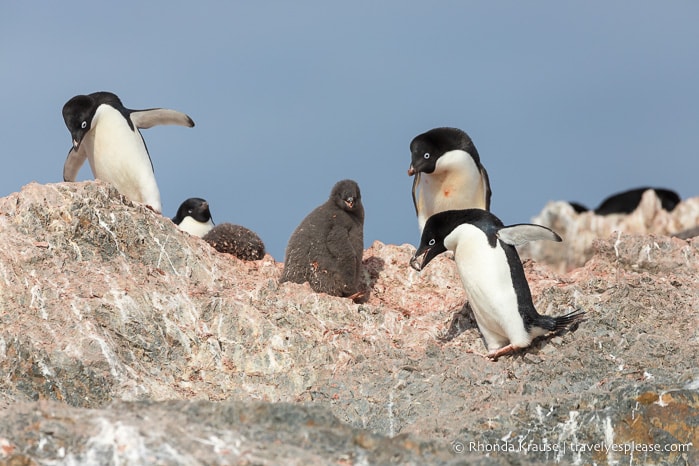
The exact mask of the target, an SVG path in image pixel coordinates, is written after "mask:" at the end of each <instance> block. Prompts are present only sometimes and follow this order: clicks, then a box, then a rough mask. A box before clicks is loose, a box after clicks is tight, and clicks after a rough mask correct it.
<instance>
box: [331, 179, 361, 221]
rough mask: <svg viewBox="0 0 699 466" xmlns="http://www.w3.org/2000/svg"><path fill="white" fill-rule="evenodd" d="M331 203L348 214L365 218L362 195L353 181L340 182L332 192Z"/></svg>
mask: <svg viewBox="0 0 699 466" xmlns="http://www.w3.org/2000/svg"><path fill="white" fill-rule="evenodd" d="M330 201H331V202H332V203H334V204H335V205H336V206H338V207H339V208H340V209H342V210H344V211H346V212H349V213H352V214H356V215H359V216H361V217H362V218H363V217H364V206H362V194H361V193H360V191H359V185H358V184H357V183H356V182H355V181H353V180H342V181H338V182H337V183H336V184H335V186H333V189H332V191H331V192H330Z"/></svg>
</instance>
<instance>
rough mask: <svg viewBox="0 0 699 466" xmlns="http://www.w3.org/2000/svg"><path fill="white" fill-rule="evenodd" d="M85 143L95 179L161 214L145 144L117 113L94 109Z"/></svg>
mask: <svg viewBox="0 0 699 466" xmlns="http://www.w3.org/2000/svg"><path fill="white" fill-rule="evenodd" d="M85 143H88V144H90V146H91V147H88V148H87V149H88V154H89V155H88V160H89V162H90V167H91V168H92V173H93V174H94V176H95V178H99V179H101V180H105V181H109V182H110V183H112V184H113V185H114V186H115V187H116V188H117V189H118V190H119V192H120V193H122V194H123V195H125V196H126V197H128V198H129V199H131V200H132V201H136V202H141V203H143V204H146V205H149V206H150V207H152V208H153V210H155V211H156V212H158V213H160V212H161V203H160V191H159V190H158V185H157V183H156V181H155V175H154V174H153V167H152V165H151V161H150V158H149V156H148V151H147V150H146V145H145V143H144V142H143V138H142V137H141V134H140V133H139V131H138V130H137V129H136V130H135V131H134V130H132V129H131V128H130V127H129V125H128V123H127V122H126V120H125V119H124V117H123V116H122V115H121V113H119V112H118V111H117V110H115V109H114V108H112V107H110V106H108V105H101V106H100V107H98V109H97V112H96V113H95V116H94V119H93V122H92V129H91V130H90V131H89V133H88V134H87V135H86V137H85V139H84V140H83V144H85Z"/></svg>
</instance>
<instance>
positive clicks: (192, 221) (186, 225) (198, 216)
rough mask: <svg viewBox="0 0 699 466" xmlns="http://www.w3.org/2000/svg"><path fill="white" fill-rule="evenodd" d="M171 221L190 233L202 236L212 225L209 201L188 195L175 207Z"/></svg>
mask: <svg viewBox="0 0 699 466" xmlns="http://www.w3.org/2000/svg"><path fill="white" fill-rule="evenodd" d="M172 221H173V222H174V223H175V225H177V226H178V227H180V230H183V231H186V232H187V233H189V234H190V235H194V236H199V237H202V236H204V235H205V234H207V233H208V232H210V231H211V229H212V228H213V227H214V225H215V224H214V220H213V219H212V218H211V211H210V210H209V203H208V202H206V201H205V200H204V199H202V198H200V197H190V198H189V199H187V200H186V201H184V202H183V203H182V204H180V208H179V209H177V214H175V216H174V217H172Z"/></svg>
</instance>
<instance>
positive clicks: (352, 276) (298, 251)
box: [280, 180, 364, 299]
mask: <svg viewBox="0 0 699 466" xmlns="http://www.w3.org/2000/svg"><path fill="white" fill-rule="evenodd" d="M363 253H364V206H363V205H362V197H361V193H360V191H359V186H358V185H357V183H356V182H354V181H352V180H343V181H339V182H338V183H337V184H335V186H334V187H333V189H332V191H331V193H330V198H329V199H328V200H327V201H326V202H325V203H324V204H322V205H320V206H319V207H317V208H316V209H315V210H313V211H312V212H311V213H310V214H308V216H306V218H304V219H303V221H302V222H301V224H300V225H299V226H298V227H297V228H296V230H294V232H293V234H292V235H291V238H290V239H289V244H288V245H287V247H286V258H285V260H284V272H283V274H282V278H281V280H280V283H283V282H287V281H289V282H294V283H304V282H308V283H309V284H310V285H311V288H312V289H313V291H315V292H317V293H327V294H329V295H333V296H343V297H349V298H351V299H358V298H359V297H361V296H363V293H362V292H361V291H360V289H359V288H360V277H361V265H362V255H363Z"/></svg>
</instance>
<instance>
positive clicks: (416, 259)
mask: <svg viewBox="0 0 699 466" xmlns="http://www.w3.org/2000/svg"><path fill="white" fill-rule="evenodd" d="M429 252H430V250H429V249H425V250H424V251H415V255H414V256H413V257H411V258H410V267H412V268H413V269H415V270H417V271H418V272H421V271H422V269H423V267H425V266H426V265H427V262H428V261H427V253H429ZM418 253H419V254H418ZM422 256H425V258H424V259H423V260H422V263H420V261H419V258H420V257H422Z"/></svg>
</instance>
